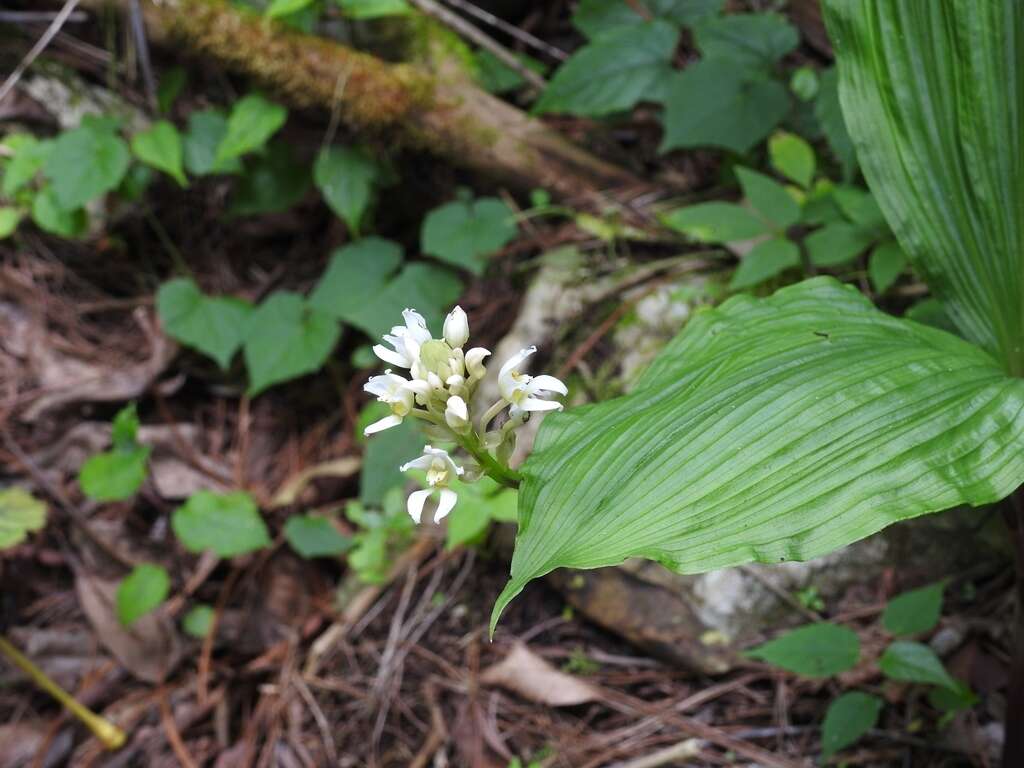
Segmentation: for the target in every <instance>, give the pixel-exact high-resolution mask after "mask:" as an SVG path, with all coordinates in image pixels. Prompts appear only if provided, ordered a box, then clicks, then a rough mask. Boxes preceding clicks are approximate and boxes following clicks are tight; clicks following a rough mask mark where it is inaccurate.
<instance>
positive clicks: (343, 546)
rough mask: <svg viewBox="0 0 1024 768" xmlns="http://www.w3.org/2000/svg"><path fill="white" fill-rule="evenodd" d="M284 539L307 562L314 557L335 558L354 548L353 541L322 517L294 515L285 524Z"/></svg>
mask: <svg viewBox="0 0 1024 768" xmlns="http://www.w3.org/2000/svg"><path fill="white" fill-rule="evenodd" d="M284 537H285V538H286V539H287V540H288V543H289V544H291V546H292V549H294V550H295V551H296V552H298V553H299V554H300V555H302V556H303V557H304V558H306V559H307V560H308V559H310V558H313V557H335V556H337V555H340V554H343V553H345V552H347V551H348V550H349V549H350V548H351V547H352V540H351V539H350V538H349V537H348V536H342V535H341V533H339V532H338V529H337V528H335V527H334V525H333V524H332V523H331V521H330V520H328V519H327V518H326V517H321V516H320V515H293V516H292V517H289V518H288V522H287V523H285V524H284Z"/></svg>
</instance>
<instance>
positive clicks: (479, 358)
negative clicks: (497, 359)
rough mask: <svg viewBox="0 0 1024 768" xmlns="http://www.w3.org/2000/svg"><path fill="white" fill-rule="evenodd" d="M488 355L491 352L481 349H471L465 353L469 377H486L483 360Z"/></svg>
mask: <svg viewBox="0 0 1024 768" xmlns="http://www.w3.org/2000/svg"><path fill="white" fill-rule="evenodd" d="M490 354H491V351H490V350H489V349H484V348H483V347H473V348H472V349H471V350H469V352H467V353H466V370H467V371H469V374H470V376H472V377H473V378H474V379H482V378H483V377H484V376H485V375H487V369H486V368H484V358H485V357H489V356H490Z"/></svg>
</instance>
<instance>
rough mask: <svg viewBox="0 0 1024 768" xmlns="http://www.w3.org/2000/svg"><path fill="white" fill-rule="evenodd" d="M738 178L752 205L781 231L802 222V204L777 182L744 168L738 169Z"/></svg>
mask: <svg viewBox="0 0 1024 768" xmlns="http://www.w3.org/2000/svg"><path fill="white" fill-rule="evenodd" d="M736 177H737V178H738V179H739V181H740V186H741V187H743V194H744V195H745V196H746V198H747V200H748V201H749V202H750V204H751V205H752V206H753V207H754V209H755V210H756V211H757V212H758V213H760V214H761V215H762V216H764V218H766V219H767V220H768V221H770V222H771V223H772V224H774V225H775V227H776V228H777V229H778V230H779V231H785V230H786V229H787V228H788V227H791V226H793V225H794V224H796V223H797V222H798V221H799V220H800V204H799V203H798V202H797V201H796V200H794V199H793V196H792V195H791V194H789V192H787V191H786V188H785V187H784V186H782V185H781V184H779V183H778V182H777V181H774V180H773V179H770V178H768V177H767V176H765V175H764V174H761V173H758V172H757V171H752V170H750V169H749V168H743V167H737V168H736Z"/></svg>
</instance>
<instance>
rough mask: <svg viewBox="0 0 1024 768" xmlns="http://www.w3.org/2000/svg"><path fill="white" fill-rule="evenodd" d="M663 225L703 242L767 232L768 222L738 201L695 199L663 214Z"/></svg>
mask: <svg viewBox="0 0 1024 768" xmlns="http://www.w3.org/2000/svg"><path fill="white" fill-rule="evenodd" d="M661 221H662V223H663V224H665V226H667V227H670V228H671V229H674V230H676V231H677V232H682V233H683V234H684V235H686V236H687V237H690V238H693V239H694V240H698V241H700V242H702V243H731V242H736V241H739V240H750V239H752V238H755V237H758V236H760V235H765V234H768V233H769V232H770V231H771V228H770V227H769V226H768V224H767V223H765V222H764V221H762V220H761V219H759V218H758V217H757V216H755V215H754V214H752V213H751V212H750V211H749V210H747V209H746V208H744V207H743V206H741V205H734V204H733V203H698V204H697V205H691V206H687V207H686V208H677V209H676V210H674V211H669V212H668V213H665V214H662V216H661Z"/></svg>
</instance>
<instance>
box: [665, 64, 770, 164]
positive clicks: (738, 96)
mask: <svg viewBox="0 0 1024 768" xmlns="http://www.w3.org/2000/svg"><path fill="white" fill-rule="evenodd" d="M789 108H790V99H789V94H788V93H787V92H786V89H785V88H784V87H783V86H782V85H780V84H779V83H778V82H776V81H775V80H772V79H770V78H767V77H765V76H763V75H762V74H760V73H759V72H757V71H756V70H751V69H749V68H746V67H743V66H741V65H739V64H736V63H734V62H731V61H708V60H705V61H698V62H697V63H696V64H691V65H690V66H688V67H687V68H686V69H684V70H683V71H682V72H679V73H677V74H674V75H672V77H671V78H670V81H669V85H668V89H667V96H666V98H665V134H664V137H663V138H662V141H661V146H660V147H659V148H658V151H660V152H668V151H669V150H672V149H677V148H680V147H682V148H690V147H721V148H722V149H728V150H731V151H733V152H739V153H741V154H742V153H744V152H746V151H747V150H749V149H750V148H751V147H753V146H754V145H755V144H757V143H758V142H760V141H761V140H762V139H763V138H764V137H765V136H767V135H768V134H769V133H771V132H772V130H774V129H775V126H777V125H778V124H779V122H781V120H782V119H783V118H784V117H785V116H786V114H787V113H788V112H789Z"/></svg>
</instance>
